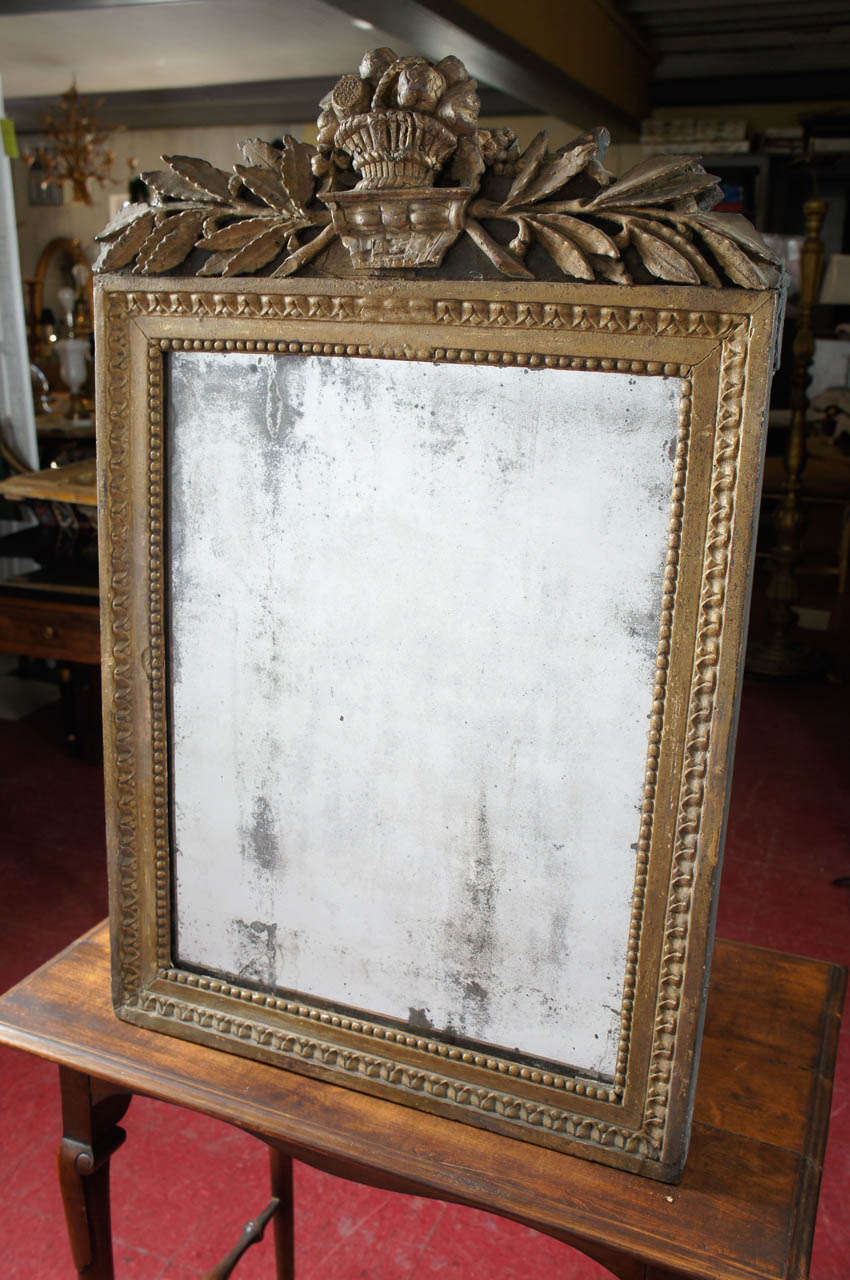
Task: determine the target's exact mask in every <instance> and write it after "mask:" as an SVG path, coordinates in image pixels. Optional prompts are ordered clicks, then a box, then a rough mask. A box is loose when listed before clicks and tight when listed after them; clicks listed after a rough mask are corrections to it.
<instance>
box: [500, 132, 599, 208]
mask: <svg viewBox="0 0 850 1280" xmlns="http://www.w3.org/2000/svg"><path fill="white" fill-rule="evenodd" d="M596 152H597V143H596V138H588V136H587V134H582V136H581V138H576V140H575V141H574V142H571V143H570V145H569V147H567V148H565V149H564V150H562V151H558V152H557V153H556V154H555V155H554V156H551V157H549V158H547V159H546V160H544V161H543V163H542V164H541V165H540V168H539V169H538V172H537V176H536V177H535V179H534V180H533V182H530V183H529V184H528V186H527V187H526V188H525V189H524V191H523V193H522V203H523V204H534V203H535V202H536V201H538V200H542V199H543V198H544V196H549V195H552V193H553V192H555V191H557V190H558V189H559V188H560V187H562V186H564V184H565V183H566V182H569V180H570V178H574V177H575V176H576V174H577V173H581V172H582V170H583V169H585V168H586V167H587V165H588V162H589V161H590V160H592V159H593V158H594V156H595V155H596ZM505 203H506V204H507V201H505ZM514 203H516V202H514Z"/></svg>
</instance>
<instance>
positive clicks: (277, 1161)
mask: <svg viewBox="0 0 850 1280" xmlns="http://www.w3.org/2000/svg"><path fill="white" fill-rule="evenodd" d="M269 1168H270V1172H271V1187H272V1195H273V1196H276V1197H277V1199H278V1200H279V1201H280V1204H279V1206H278V1210H277V1213H276V1214H275V1216H274V1256H275V1278H276V1280H295V1208H294V1204H293V1199H292V1156H288V1155H286V1154H285V1152H283V1151H278V1149H277V1148H276V1147H271V1146H270V1147H269Z"/></svg>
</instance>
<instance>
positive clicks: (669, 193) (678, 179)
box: [628, 172, 717, 205]
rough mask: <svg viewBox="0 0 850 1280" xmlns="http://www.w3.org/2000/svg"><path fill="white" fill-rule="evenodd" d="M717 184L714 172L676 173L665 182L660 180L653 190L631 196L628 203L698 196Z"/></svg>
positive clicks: (644, 202)
mask: <svg viewBox="0 0 850 1280" xmlns="http://www.w3.org/2000/svg"><path fill="white" fill-rule="evenodd" d="M716 186H717V178H716V177H715V176H714V174H713V173H705V172H703V173H680V174H678V175H676V174H674V175H673V176H671V177H670V178H667V179H665V181H664V182H659V183H658V185H657V186H655V187H653V188H652V190H651V191H645V192H643V193H642V194H637V195H632V196H630V197H629V199H628V203H629V204H630V205H646V204H663V203H664V201H665V200H673V199H674V198H676V197H679V196H696V195H699V194H700V193H701V192H704V191H710V190H711V189H712V187H716ZM712 203H713V201H712Z"/></svg>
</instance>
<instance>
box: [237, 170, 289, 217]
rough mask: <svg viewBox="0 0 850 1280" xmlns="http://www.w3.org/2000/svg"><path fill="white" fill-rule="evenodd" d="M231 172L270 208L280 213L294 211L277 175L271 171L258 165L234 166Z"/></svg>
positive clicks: (281, 180)
mask: <svg viewBox="0 0 850 1280" xmlns="http://www.w3.org/2000/svg"><path fill="white" fill-rule="evenodd" d="M233 170H234V172H235V173H238V175H239V177H240V178H241V179H242V181H243V182H244V183H245V186H246V187H247V188H248V190H249V191H253V193H254V195H255V196H259V197H260V199H261V200H263V201H264V202H265V203H266V204H267V205H269V206H270V208H272V209H278V210H279V211H280V212H281V213H292V212H293V211H294V205H293V203H292V201H291V200H290V198H289V196H288V195H287V192H286V189H285V188H284V185H283V179H282V177H281V175H280V174H279V173H272V172H271V170H269V169H263V168H261V166H260V165H244V164H235V165H234V166H233Z"/></svg>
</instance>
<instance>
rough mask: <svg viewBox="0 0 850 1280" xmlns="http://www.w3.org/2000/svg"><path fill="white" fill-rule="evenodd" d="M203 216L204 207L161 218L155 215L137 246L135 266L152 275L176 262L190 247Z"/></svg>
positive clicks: (177, 263) (175, 264)
mask: <svg viewBox="0 0 850 1280" xmlns="http://www.w3.org/2000/svg"><path fill="white" fill-rule="evenodd" d="M205 217H206V213H205V211H204V210H197V209H196V210H193V211H190V212H183V213H175V214H172V215H171V216H170V217H168V218H164V219H163V220H162V222H157V220H156V219H155V220H154V226H153V230H152V231H151V233H150V235H149V236H148V237H147V239H146V240H145V241H144V243H143V244H142V245H141V247H140V249H139V253H138V259H137V266H136V270H137V271H140V272H142V273H143V274H144V275H153V274H154V272H157V271H170V270H171V269H172V267H176V266H179V264H180V263H181V262H182V261H183V259H184V258H185V257H186V254H187V253H188V252H189V251H190V249H191V248H192V247H193V245H194V243H195V240H196V239H197V236H198V234H199V232H200V230H201V226H202V225H203V221H204V218H205Z"/></svg>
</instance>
